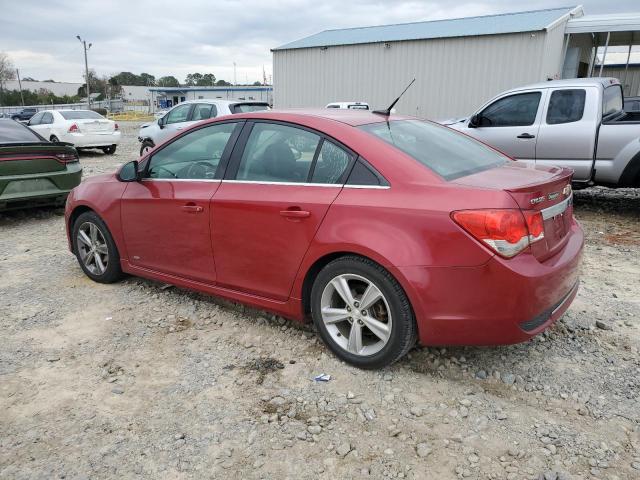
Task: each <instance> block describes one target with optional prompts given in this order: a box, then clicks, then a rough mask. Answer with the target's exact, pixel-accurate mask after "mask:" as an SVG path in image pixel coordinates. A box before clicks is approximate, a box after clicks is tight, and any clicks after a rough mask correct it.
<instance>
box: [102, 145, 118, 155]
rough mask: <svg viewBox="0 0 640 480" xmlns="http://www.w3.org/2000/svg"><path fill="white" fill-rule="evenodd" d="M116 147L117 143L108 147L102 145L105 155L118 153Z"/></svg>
mask: <svg viewBox="0 0 640 480" xmlns="http://www.w3.org/2000/svg"><path fill="white" fill-rule="evenodd" d="M116 147H117V145H109V146H108V147H102V151H103V152H104V153H105V155H113V154H114V153H116Z"/></svg>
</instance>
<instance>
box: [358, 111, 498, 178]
mask: <svg viewBox="0 0 640 480" xmlns="http://www.w3.org/2000/svg"><path fill="white" fill-rule="evenodd" d="M359 128H361V129H362V130H364V131H365V132H368V133H370V134H372V135H374V136H376V137H378V138H380V139H382V140H384V141H385V142H387V143H389V144H391V145H393V146H394V147H396V148H397V149H398V150H402V151H403V152H404V153H406V154H408V155H410V156H412V157H413V158H415V159H416V160H417V161H419V162H420V163H422V164H423V165H424V166H426V167H428V168H430V169H431V170H433V171H434V172H435V173H437V174H438V175H440V176H441V177H442V178H444V179H445V180H454V179H456V178H459V177H464V176H466V175H471V174H472V173H476V172H480V171H482V170H488V169H490V168H493V167H497V166H499V165H503V164H505V163H506V162H508V161H509V159H508V158H507V157H506V156H504V155H502V154H500V153H498V152H496V151H495V150H493V149H492V148H489V147H487V146H486V145H484V144H482V143H480V142H478V141H476V140H474V139H472V138H471V137H467V136H466V135H463V134H461V133H458V132H455V131H453V130H450V129H448V128H446V127H442V126H440V125H435V124H433V123H428V122H423V121H420V120H395V121H391V122H384V123H372V124H369V125H363V126H361V127H359Z"/></svg>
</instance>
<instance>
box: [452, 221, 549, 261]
mask: <svg viewBox="0 0 640 480" xmlns="http://www.w3.org/2000/svg"><path fill="white" fill-rule="evenodd" d="M451 218H452V219H453V221H454V222H456V223H457V224H458V225H460V226H461V227H462V228H463V229H464V230H465V231H467V232H468V233H469V234H470V235H471V236H473V237H474V238H475V239H476V240H478V241H480V242H482V243H484V244H485V245H486V246H488V247H489V248H490V249H491V250H493V251H494V252H496V253H497V254H498V255H500V256H502V257H505V258H511V257H514V256H516V255H517V254H518V253H520V252H521V251H523V250H524V249H525V248H527V247H528V246H529V245H531V244H532V243H534V242H537V241H538V240H542V239H543V238H544V222H543V219H542V214H541V213H540V212H538V211H533V210H525V211H522V210H515V209H491V210H459V211H456V212H453V213H452V214H451Z"/></svg>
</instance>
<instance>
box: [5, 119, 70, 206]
mask: <svg viewBox="0 0 640 480" xmlns="http://www.w3.org/2000/svg"><path fill="white" fill-rule="evenodd" d="M81 177H82V167H81V166H80V163H79V162H78V153H77V152H76V150H75V148H73V146H72V145H69V144H66V143H51V142H49V141H48V140H45V139H44V138H42V137H41V136H40V135H38V134H37V133H35V132H33V131H31V130H29V129H28V128H27V127H25V126H24V125H22V124H21V123H18V122H16V121H14V120H11V119H8V118H3V119H0V211H4V210H12V209H16V208H24V207H28V206H36V205H62V204H63V203H64V201H65V199H66V198H67V194H68V193H69V191H70V190H71V189H72V188H74V187H75V186H77V185H78V184H79V183H80V179H81Z"/></svg>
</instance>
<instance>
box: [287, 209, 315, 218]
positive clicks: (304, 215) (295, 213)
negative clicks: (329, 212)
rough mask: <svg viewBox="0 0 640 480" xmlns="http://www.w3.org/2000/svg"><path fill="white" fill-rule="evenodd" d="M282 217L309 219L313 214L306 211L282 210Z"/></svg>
mask: <svg viewBox="0 0 640 480" xmlns="http://www.w3.org/2000/svg"><path fill="white" fill-rule="evenodd" d="M280 216H281V217H285V218H307V217H309V216H311V213H310V212H307V211H306V210H292V209H289V210H281V211H280Z"/></svg>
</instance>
